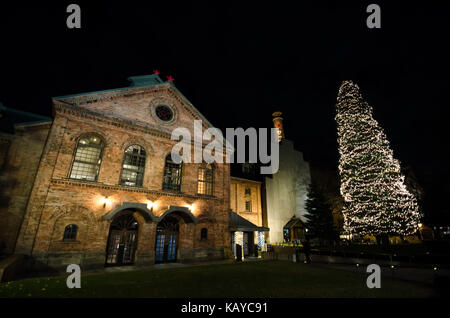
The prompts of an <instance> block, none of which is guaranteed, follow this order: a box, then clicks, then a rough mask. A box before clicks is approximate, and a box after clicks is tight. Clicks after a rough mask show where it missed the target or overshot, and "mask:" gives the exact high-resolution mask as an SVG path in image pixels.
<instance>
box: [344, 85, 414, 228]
mask: <svg viewBox="0 0 450 318" xmlns="http://www.w3.org/2000/svg"><path fill="white" fill-rule="evenodd" d="M335 119H336V124H337V132H338V144H339V155H340V158H339V174H340V178H341V189H340V190H341V194H342V196H343V198H344V209H343V216H344V229H345V230H346V231H347V232H348V233H351V234H360V235H365V234H369V235H375V236H381V235H408V234H413V233H416V232H417V229H418V224H419V220H420V217H421V215H420V213H419V211H418V206H417V201H416V198H415V197H414V196H413V195H412V194H411V193H410V192H409V191H408V189H407V188H406V186H405V182H404V176H403V175H402V174H401V172H400V163H399V162H398V160H396V159H394V156H393V152H392V150H391V149H390V144H389V141H388V140H387V138H386V135H385V133H384V131H383V129H382V128H381V127H380V126H379V125H378V123H377V121H376V120H374V119H373V117H372V107H371V106H370V105H368V104H367V102H365V101H364V99H363V98H362V96H361V93H360V91H359V87H358V86H357V85H356V84H354V83H353V82H352V81H344V82H343V83H342V85H341V87H340V89H339V94H338V98H337V104H336V116H335Z"/></svg>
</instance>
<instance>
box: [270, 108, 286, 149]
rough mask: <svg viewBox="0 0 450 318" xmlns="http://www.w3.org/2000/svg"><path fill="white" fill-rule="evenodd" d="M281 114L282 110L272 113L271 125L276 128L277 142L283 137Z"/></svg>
mask: <svg viewBox="0 0 450 318" xmlns="http://www.w3.org/2000/svg"><path fill="white" fill-rule="evenodd" d="M282 114H283V113H282V112H274V113H273V114H272V117H273V119H272V120H273V127H275V128H276V129H277V134H278V142H280V141H281V139H283V138H284V130H283V117H281V115H282Z"/></svg>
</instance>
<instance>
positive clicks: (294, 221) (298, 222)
mask: <svg viewBox="0 0 450 318" xmlns="http://www.w3.org/2000/svg"><path fill="white" fill-rule="evenodd" d="M303 226H304V224H303V222H302V220H300V218H297V217H295V216H294V217H292V218H291V219H290V220H289V221H288V222H287V223H286V225H285V226H283V228H284V229H292V228H294V227H303Z"/></svg>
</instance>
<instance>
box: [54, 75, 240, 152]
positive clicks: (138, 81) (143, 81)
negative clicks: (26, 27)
mask: <svg viewBox="0 0 450 318" xmlns="http://www.w3.org/2000/svg"><path fill="white" fill-rule="evenodd" d="M128 81H129V82H130V85H129V86H128V87H121V88H113V89H107V90H101V91H93V92H86V93H79V94H71V95H64V96H55V97H52V99H53V100H65V99H73V98H77V97H82V96H87V95H95V94H105V93H106V95H108V93H112V94H114V92H120V91H127V90H132V89H136V88H139V87H151V86H158V85H167V84H170V85H171V87H172V88H173V89H174V90H175V91H176V92H177V93H178V94H179V95H180V96H181V97H182V98H183V99H184V100H185V102H186V103H187V104H188V105H189V106H191V107H192V108H193V109H194V110H195V111H196V112H197V113H198V114H199V115H200V118H201V119H202V120H204V121H205V122H206V123H207V124H208V125H209V126H210V127H214V126H213V125H212V124H211V123H210V122H209V120H208V119H206V117H205V116H204V115H203V114H202V113H201V112H200V111H199V110H198V109H197V108H196V107H195V106H194V105H193V104H192V103H191V102H190V101H189V99H187V98H186V96H184V95H183V93H181V92H180V90H178V88H176V86H175V84H174V83H173V82H172V81H165V82H164V81H163V80H162V79H161V78H160V77H159V76H158V74H151V75H139V76H130V77H128ZM124 93H125V92H124ZM222 138H223V140H224V141H225V143H226V147H227V148H230V149H234V147H232V146H231V143H230V142H229V141H228V140H227V139H226V137H225V136H222Z"/></svg>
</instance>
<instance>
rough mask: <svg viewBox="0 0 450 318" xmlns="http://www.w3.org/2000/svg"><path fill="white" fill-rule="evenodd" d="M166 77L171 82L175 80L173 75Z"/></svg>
mask: <svg viewBox="0 0 450 318" xmlns="http://www.w3.org/2000/svg"><path fill="white" fill-rule="evenodd" d="M166 78H167V80H168V81H169V82H173V81H174V80H175V79H174V78H173V77H172V76H171V75H169V76H166Z"/></svg>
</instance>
